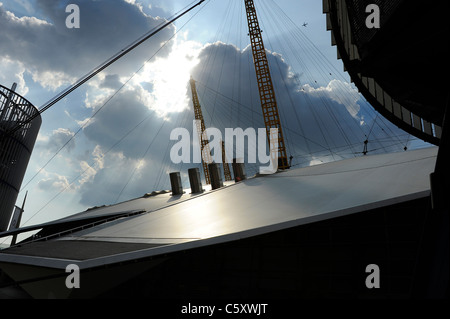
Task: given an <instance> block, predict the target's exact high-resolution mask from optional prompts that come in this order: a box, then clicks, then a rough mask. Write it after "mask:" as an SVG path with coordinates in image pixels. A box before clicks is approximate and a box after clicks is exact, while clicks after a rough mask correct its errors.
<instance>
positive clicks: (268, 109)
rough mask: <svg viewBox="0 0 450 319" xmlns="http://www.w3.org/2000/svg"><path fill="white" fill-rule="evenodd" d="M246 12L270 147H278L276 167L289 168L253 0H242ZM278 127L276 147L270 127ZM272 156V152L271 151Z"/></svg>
mask: <svg viewBox="0 0 450 319" xmlns="http://www.w3.org/2000/svg"><path fill="white" fill-rule="evenodd" d="M244 1H245V10H246V13H247V23H248V33H249V36H250V42H251V46H252V53H253V63H254V64H255V71H256V79H257V81H258V90H259V97H260V100H261V108H262V111H263V116H264V124H265V126H266V133H267V137H268V140H269V145H270V147H271V149H273V148H275V149H276V148H278V168H280V169H286V168H289V163H288V160H287V154H286V146H285V143H284V138H283V132H282V129H281V123H280V117H279V115H278V107H277V101H276V99H275V92H274V89H273V83H272V77H271V76H270V70H269V63H268V60H267V55H266V50H265V48H264V43H263V39H262V35H261V29H260V28H259V22H258V17H257V16H256V9H255V4H254V2H253V0H244ZM271 128H276V129H278V136H277V137H278V147H277V145H276V143H275V141H276V138H275V137H274V136H272V135H271V134H270V129H271ZM271 156H272V158H273V153H272V152H271Z"/></svg>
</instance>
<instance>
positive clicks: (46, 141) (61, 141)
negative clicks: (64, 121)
mask: <svg viewBox="0 0 450 319" xmlns="http://www.w3.org/2000/svg"><path fill="white" fill-rule="evenodd" d="M74 135H75V133H74V132H72V131H70V130H69V129H66V128H58V129H56V130H53V132H52V134H51V135H50V136H42V135H39V136H38V139H37V142H38V144H37V147H39V148H42V149H45V150H46V151H49V152H56V151H58V150H59V149H61V147H62V146H65V149H66V150H67V151H68V152H70V151H72V150H73V149H75V146H76V145H75V140H74V139H73V136H74Z"/></svg>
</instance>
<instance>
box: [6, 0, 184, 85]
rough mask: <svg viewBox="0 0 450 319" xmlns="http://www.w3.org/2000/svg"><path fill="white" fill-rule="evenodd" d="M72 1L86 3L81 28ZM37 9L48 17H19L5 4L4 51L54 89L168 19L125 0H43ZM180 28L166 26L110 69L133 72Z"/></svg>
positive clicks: (83, 4) (37, 4)
mask: <svg viewBox="0 0 450 319" xmlns="http://www.w3.org/2000/svg"><path fill="white" fill-rule="evenodd" d="M69 3H75V4H77V5H78V6H79V8H80V17H81V27H80V28H79V29H68V28H67V27H66V26H65V20H66V17H67V15H68V14H67V13H66V12H65V7H66V5H68V4H69ZM35 9H36V10H38V11H39V12H40V14H41V16H42V17H43V18H41V19H38V18H36V17H27V16H23V17H20V18H18V17H16V16H15V15H14V14H13V13H11V12H9V11H7V10H6V9H4V8H3V7H2V6H0V29H1V30H2V32H1V33H0V43H2V45H1V46H0V56H2V57H6V58H8V59H9V60H11V61H20V63H21V64H22V65H23V67H24V68H25V69H26V70H28V71H29V72H30V73H31V74H32V77H33V80H34V81H36V82H38V83H40V84H41V85H42V86H44V87H46V88H51V89H56V88H58V87H60V86H61V85H63V84H67V83H70V82H73V81H74V80H76V79H78V78H81V77H82V76H83V75H84V74H86V73H88V72H89V71H90V70H92V69H93V68H95V67H97V66H98V65H99V64H100V63H102V62H104V61H105V60H106V59H108V58H109V57H111V56H112V55H114V54H116V53H117V52H119V51H120V50H121V49H123V48H124V47H125V46H127V45H128V44H129V43H130V42H132V41H133V40H135V39H137V38H138V37H140V36H142V35H143V34H144V33H146V32H148V31H150V30H152V29H153V28H155V27H156V26H158V25H159V24H161V23H162V22H163V19H162V18H153V17H151V16H149V15H147V14H145V13H144V12H143V10H142V8H141V7H140V5H138V4H136V3H133V2H129V1H128V2H127V1H124V0H118V1H109V0H97V1H93V0H78V1H68V0H59V1H46V0H37V1H36V3H35ZM174 30H175V29H174V27H173V26H170V27H168V28H166V29H164V30H163V31H161V32H160V33H159V34H157V35H156V36H155V37H153V38H152V39H150V40H149V41H147V42H146V43H145V44H143V45H142V47H139V48H138V49H136V51H133V52H131V53H130V54H129V55H128V56H126V57H124V58H123V59H122V60H121V61H119V62H118V63H117V64H116V65H114V66H111V67H110V68H109V69H108V71H107V72H108V73H109V72H111V73H112V74H115V73H122V74H130V73H132V72H133V71H135V70H136V69H137V67H138V66H140V65H142V63H143V61H145V60H147V59H148V57H149V54H151V53H152V52H155V51H156V50H157V49H159V48H160V46H161V44H162V43H164V42H165V41H166V40H167V39H168V38H169V37H170V36H171V35H173V33H174ZM18 44H19V45H18ZM160 54H162V55H164V54H166V53H164V51H162V52H160Z"/></svg>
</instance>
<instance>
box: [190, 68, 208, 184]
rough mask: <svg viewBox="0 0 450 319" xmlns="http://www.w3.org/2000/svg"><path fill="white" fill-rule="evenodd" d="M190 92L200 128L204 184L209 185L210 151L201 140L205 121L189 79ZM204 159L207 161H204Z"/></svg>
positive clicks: (198, 129) (202, 139) (192, 81)
mask: <svg viewBox="0 0 450 319" xmlns="http://www.w3.org/2000/svg"><path fill="white" fill-rule="evenodd" d="M190 85H191V92H192V104H193V105H194V115H195V119H196V120H197V121H200V126H199V125H197V133H198V141H199V143H200V150H201V154H202V165H203V173H204V174H205V183H206V184H207V185H208V184H211V180H210V178H209V169H208V163H212V158H211V150H210V148H209V142H208V139H204V138H203V132H204V131H205V130H206V126H205V121H204V120H203V114H202V108H201V106H200V101H199V100H198V95H197V88H196V86H195V81H194V79H193V78H192V77H191V80H190ZM204 159H207V161H205V160H204Z"/></svg>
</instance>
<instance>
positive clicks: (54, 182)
mask: <svg viewBox="0 0 450 319" xmlns="http://www.w3.org/2000/svg"><path fill="white" fill-rule="evenodd" d="M38 189H40V190H42V191H46V192H51V191H63V190H67V189H70V186H69V181H68V180H67V178H66V177H65V176H62V175H58V174H55V173H52V174H51V177H49V178H45V179H42V180H41V181H39V183H38Z"/></svg>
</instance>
